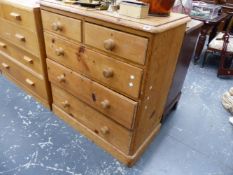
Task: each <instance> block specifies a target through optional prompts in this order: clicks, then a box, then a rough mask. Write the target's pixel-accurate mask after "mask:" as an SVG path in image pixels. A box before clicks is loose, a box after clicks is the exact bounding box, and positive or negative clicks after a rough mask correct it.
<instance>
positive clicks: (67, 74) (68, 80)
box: [47, 59, 137, 129]
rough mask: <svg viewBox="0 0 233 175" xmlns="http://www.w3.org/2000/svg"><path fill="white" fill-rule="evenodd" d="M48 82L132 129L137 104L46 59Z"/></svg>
mask: <svg viewBox="0 0 233 175" xmlns="http://www.w3.org/2000/svg"><path fill="white" fill-rule="evenodd" d="M47 66H48V75H49V80H50V81H51V82H52V83H53V84H56V85H57V86H59V87H61V88H63V89H65V90H66V91H68V92H69V93H71V94H73V95H74V96H76V97H77V98H79V99H80V100H82V101H85V102H86V103H88V104H89V105H91V106H92V107H94V108H95V109H97V110H99V111H100V112H102V113H104V114H106V115H108V116H109V117H110V118H112V119H113V120H115V121H117V122H118V123H120V124H122V125H124V126H125V127H127V128H129V129H130V128H132V125H133V122H134V116H135V113H136V110H137V102H135V101H133V100H130V99H128V98H126V97H124V96H122V95H120V94H118V93H116V92H114V91H112V90H110V89H108V88H105V87H104V86H102V85H100V84H98V83H96V82H94V81H91V80H90V79H88V78H85V77H83V76H81V75H80V74H77V73H75V72H73V71H71V70H70V69H67V68H65V67H63V66H61V65H59V64H57V63H56V62H54V61H51V60H49V59H47Z"/></svg>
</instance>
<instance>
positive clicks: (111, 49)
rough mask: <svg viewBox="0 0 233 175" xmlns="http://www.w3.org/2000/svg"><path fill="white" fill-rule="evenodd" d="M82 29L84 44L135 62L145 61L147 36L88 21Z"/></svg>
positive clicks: (141, 62) (142, 62)
mask: <svg viewBox="0 0 233 175" xmlns="http://www.w3.org/2000/svg"><path fill="white" fill-rule="evenodd" d="M84 29H85V30H84V42H85V44H87V45H90V46H92V47H95V48H97V49H100V50H103V51H106V52H108V53H111V54H114V55H116V56H120V57H122V58H124V59H127V60H130V61H132V62H135V63H139V64H144V63H145V59H146V53H147V45H148V39H147V38H143V37H140V36H136V35H132V34H128V33H124V32H120V31H117V30H113V29H109V28H106V27H102V26H98V25H95V24H90V23H85V25H84Z"/></svg>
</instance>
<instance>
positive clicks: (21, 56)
mask: <svg viewBox="0 0 233 175" xmlns="http://www.w3.org/2000/svg"><path fill="white" fill-rule="evenodd" d="M0 51H2V52H4V53H6V54H8V55H10V56H11V57H13V58H14V59H16V60H18V61H19V62H21V63H22V64H24V65H25V66H27V67H28V68H30V69H32V71H35V72H37V73H39V74H42V64H41V61H40V59H39V58H37V57H35V56H33V55H31V54H30V53H28V52H26V51H24V50H22V49H19V48H18V47H16V46H14V45H13V44H11V43H10V42H7V41H6V40H3V39H2V38H0Z"/></svg>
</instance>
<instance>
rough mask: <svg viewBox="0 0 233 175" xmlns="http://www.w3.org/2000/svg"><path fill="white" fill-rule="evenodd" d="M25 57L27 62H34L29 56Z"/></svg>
mask: <svg viewBox="0 0 233 175" xmlns="http://www.w3.org/2000/svg"><path fill="white" fill-rule="evenodd" d="M23 59H24V60H25V61H26V62H28V63H30V64H33V60H32V59H31V58H29V57H27V56H24V57H23Z"/></svg>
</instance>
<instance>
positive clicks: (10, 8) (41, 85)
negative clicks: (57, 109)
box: [0, 0, 51, 108]
mask: <svg viewBox="0 0 233 175" xmlns="http://www.w3.org/2000/svg"><path fill="white" fill-rule="evenodd" d="M0 7H1V9H0V13H1V15H0V53H1V59H2V64H0V68H1V70H3V74H4V75H5V76H6V77H8V78H9V79H10V80H11V81H13V82H14V83H15V84H17V85H18V86H20V87H21V88H22V89H23V90H25V91H26V92H27V93H29V94H32V95H33V96H34V97H35V98H36V99H37V100H38V101H40V102H41V103H42V104H43V105H44V106H46V107H48V108H51V90H50V85H49V82H48V77H47V67H46V63H45V58H46V56H45V47H44V41H43V30H42V22H41V17H40V16H41V15H40V8H39V5H38V4H35V1H20V2H19V1H15V0H0ZM1 65H2V66H1Z"/></svg>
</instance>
